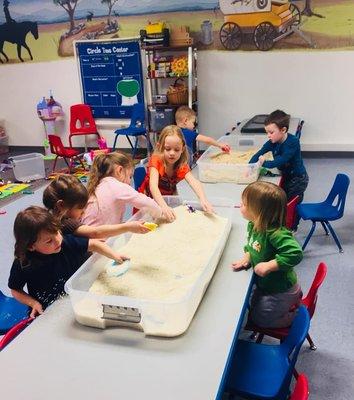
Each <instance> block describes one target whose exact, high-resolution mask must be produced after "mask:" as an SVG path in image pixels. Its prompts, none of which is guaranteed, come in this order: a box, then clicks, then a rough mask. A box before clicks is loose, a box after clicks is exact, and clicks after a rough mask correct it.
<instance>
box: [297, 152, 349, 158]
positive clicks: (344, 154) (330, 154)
mask: <svg viewBox="0 0 354 400" xmlns="http://www.w3.org/2000/svg"><path fill="white" fill-rule="evenodd" d="M301 154H302V156H303V158H354V151H302V152H301Z"/></svg>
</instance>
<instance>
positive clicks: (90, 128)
mask: <svg viewBox="0 0 354 400" xmlns="http://www.w3.org/2000/svg"><path fill="white" fill-rule="evenodd" d="M91 133H97V127H96V122H95V120H94V119H93V115H92V112H91V107H90V106H89V105H87V104H75V105H73V106H71V107H70V134H73V135H89V134H91Z"/></svg>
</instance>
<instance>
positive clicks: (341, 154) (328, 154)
mask: <svg viewBox="0 0 354 400" xmlns="http://www.w3.org/2000/svg"><path fill="white" fill-rule="evenodd" d="M75 149H77V150H79V151H80V152H84V151H85V149H84V148H83V147H75ZM117 150H119V151H122V152H124V153H131V149H130V148H128V147H125V148H120V149H117ZM9 153H11V154H13V153H16V154H17V153H18V154H20V153H22V154H23V153H42V154H43V153H44V151H43V146H9ZM137 154H138V155H144V156H145V155H146V149H137ZM301 154H302V156H303V157H304V158H354V151H338V150H335V151H302V152H301Z"/></svg>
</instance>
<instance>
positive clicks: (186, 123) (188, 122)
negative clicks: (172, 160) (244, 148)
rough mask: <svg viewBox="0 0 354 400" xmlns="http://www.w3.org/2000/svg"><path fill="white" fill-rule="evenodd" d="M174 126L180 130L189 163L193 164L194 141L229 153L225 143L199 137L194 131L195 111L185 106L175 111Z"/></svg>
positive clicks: (203, 136)
mask: <svg viewBox="0 0 354 400" xmlns="http://www.w3.org/2000/svg"><path fill="white" fill-rule="evenodd" d="M175 119H176V125H177V126H178V127H179V128H181V131H182V133H183V136H184V139H185V141H186V146H187V148H188V153H189V163H190V165H191V164H192V163H193V153H194V148H195V143H196V141H198V142H202V143H205V144H207V145H209V146H215V147H218V148H219V149H221V150H222V151H224V152H226V153H228V152H229V151H230V146H229V145H228V144H226V143H219V142H217V141H216V140H215V139H213V138H211V137H209V136H205V135H200V134H198V133H197V132H196V131H195V121H196V114H195V111H194V110H192V109H191V108H189V107H187V106H181V107H179V108H178V109H177V111H176V115H175Z"/></svg>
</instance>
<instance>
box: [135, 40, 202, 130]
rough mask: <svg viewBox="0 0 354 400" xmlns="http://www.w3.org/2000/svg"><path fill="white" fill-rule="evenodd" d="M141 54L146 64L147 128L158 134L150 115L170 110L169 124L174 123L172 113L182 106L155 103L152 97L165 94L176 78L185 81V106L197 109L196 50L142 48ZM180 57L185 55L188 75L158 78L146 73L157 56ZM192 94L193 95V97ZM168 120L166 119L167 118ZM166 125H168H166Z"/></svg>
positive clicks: (191, 47) (180, 47) (189, 48)
mask: <svg viewBox="0 0 354 400" xmlns="http://www.w3.org/2000/svg"><path fill="white" fill-rule="evenodd" d="M142 50H143V53H145V54H144V55H145V63H146V73H145V82H146V101H147V108H148V126H149V128H150V130H151V131H153V132H156V133H158V132H159V130H158V129H154V123H153V121H152V115H156V114H155V113H156V112H158V113H159V115H162V114H163V113H165V114H166V115H167V113H166V110H172V113H171V112H170V113H169V114H173V121H171V118H170V123H174V113H175V111H176V109H177V108H178V107H180V106H181V105H182V104H170V103H164V104H161V103H156V102H155V101H154V100H153V96H155V95H161V94H162V95H163V94H166V92H167V88H168V86H169V85H171V84H172V83H173V81H174V80H176V79H177V78H182V79H184V80H186V86H187V89H188V102H186V104H185V105H188V107H191V108H193V109H195V110H196V109H197V49H196V48H194V47H193V46H179V47H176V46H173V47H158V46H156V47H143V48H142ZM162 54H163V55H166V56H173V57H176V58H177V57H180V56H182V55H187V62H188V75H185V76H169V75H168V76H158V77H151V76H149V73H148V66H149V65H151V64H152V63H154V60H155V59H156V57H157V56H159V55H162ZM193 93H194V95H193ZM167 119H168V118H167ZM167 125H168V124H167Z"/></svg>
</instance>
